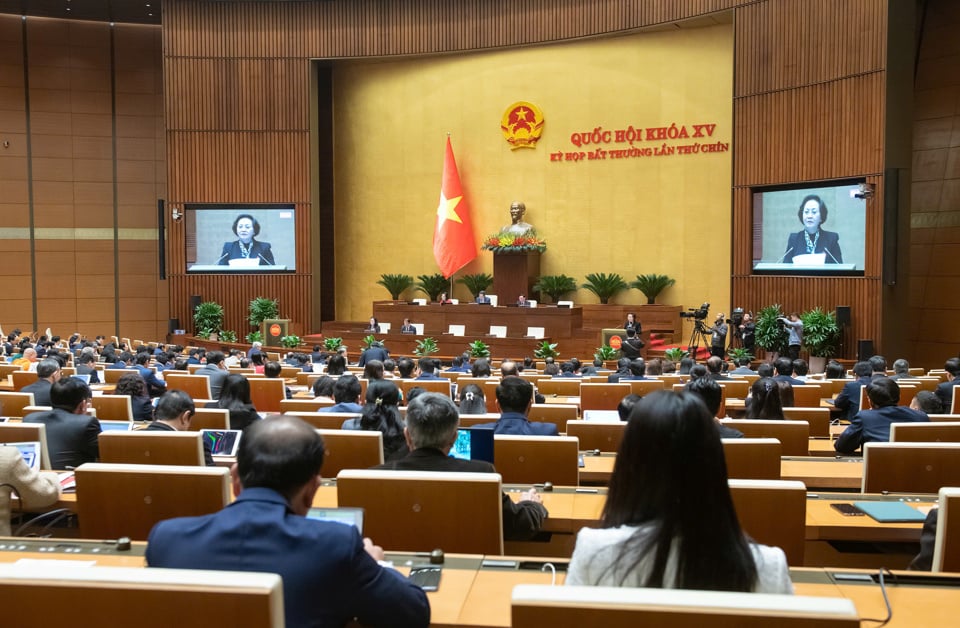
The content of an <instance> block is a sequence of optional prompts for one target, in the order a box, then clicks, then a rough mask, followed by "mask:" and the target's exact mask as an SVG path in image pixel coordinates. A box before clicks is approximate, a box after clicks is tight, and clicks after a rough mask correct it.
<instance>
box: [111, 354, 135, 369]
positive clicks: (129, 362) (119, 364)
mask: <svg viewBox="0 0 960 628" xmlns="http://www.w3.org/2000/svg"><path fill="white" fill-rule="evenodd" d="M133 358H134V355H133V354H132V353H130V352H129V351H123V352H121V353H120V355H118V356H117V360H116V362H114V363H113V364H111V365H110V366H108V367H107V368H108V369H125V368H129V367H131V366H133Z"/></svg>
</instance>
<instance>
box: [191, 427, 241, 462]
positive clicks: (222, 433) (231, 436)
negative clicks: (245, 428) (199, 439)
mask: <svg viewBox="0 0 960 628" xmlns="http://www.w3.org/2000/svg"><path fill="white" fill-rule="evenodd" d="M200 433H201V434H203V440H205V441H206V442H208V443H210V453H211V454H213V455H214V456H236V455H237V448H238V447H240V436H241V432H240V430H200Z"/></svg>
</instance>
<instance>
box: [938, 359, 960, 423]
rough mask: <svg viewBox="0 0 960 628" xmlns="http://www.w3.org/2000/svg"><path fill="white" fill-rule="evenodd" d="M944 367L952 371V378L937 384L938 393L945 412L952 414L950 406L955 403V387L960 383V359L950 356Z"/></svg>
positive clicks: (949, 371)
mask: <svg viewBox="0 0 960 628" xmlns="http://www.w3.org/2000/svg"><path fill="white" fill-rule="evenodd" d="M943 369H944V370H945V371H946V372H947V373H950V377H951V379H950V381H949V382H944V383H942V384H940V385H939V386H937V390H936V393H937V398H938V399H940V403H941V404H943V412H944V414H950V407H951V405H952V404H953V387H954V386H958V385H960V360H958V359H957V358H950V359H949V360H947V363H946V364H944V365H943Z"/></svg>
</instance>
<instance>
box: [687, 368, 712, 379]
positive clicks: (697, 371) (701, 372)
mask: <svg viewBox="0 0 960 628" xmlns="http://www.w3.org/2000/svg"><path fill="white" fill-rule="evenodd" d="M709 375H710V371H708V370H707V366H706V365H705V364H694V365H693V366H691V367H690V379H700V378H701V377H707V376H709Z"/></svg>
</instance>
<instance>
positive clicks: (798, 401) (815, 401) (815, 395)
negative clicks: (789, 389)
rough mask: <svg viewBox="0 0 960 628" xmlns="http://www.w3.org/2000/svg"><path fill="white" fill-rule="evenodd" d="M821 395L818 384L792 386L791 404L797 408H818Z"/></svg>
mask: <svg viewBox="0 0 960 628" xmlns="http://www.w3.org/2000/svg"><path fill="white" fill-rule="evenodd" d="M822 397H823V392H822V391H821V389H820V386H819V385H816V384H807V385H804V386H793V405H794V406H797V407H799V408H819V407H820V399H821V398H822Z"/></svg>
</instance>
